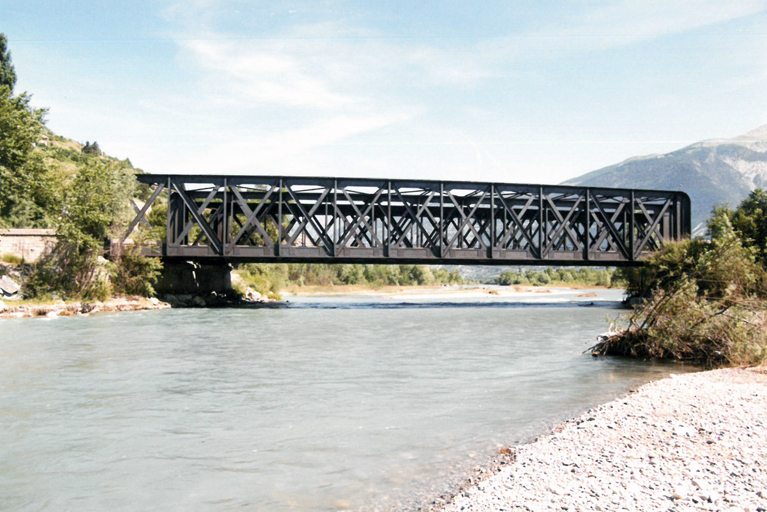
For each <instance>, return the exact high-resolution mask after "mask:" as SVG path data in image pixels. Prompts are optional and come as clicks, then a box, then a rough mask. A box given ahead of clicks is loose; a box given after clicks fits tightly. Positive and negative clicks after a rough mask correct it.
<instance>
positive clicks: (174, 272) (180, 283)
mask: <svg viewBox="0 0 767 512" xmlns="http://www.w3.org/2000/svg"><path fill="white" fill-rule="evenodd" d="M231 272H232V266H231V265H230V264H229V263H219V264H202V263H197V262H193V261H175V260H166V261H164V262H163V271H162V274H161V275H160V279H159V280H158V282H157V285H156V286H155V290H156V291H157V294H158V295H159V296H160V297H165V298H166V300H168V301H169V302H170V303H171V305H174V304H173V302H174V301H175V302H176V303H177V304H175V305H196V306H204V305H210V303H211V302H220V301H223V300H225V299H226V298H228V297H229V296H230V295H231V292H232V274H231Z"/></svg>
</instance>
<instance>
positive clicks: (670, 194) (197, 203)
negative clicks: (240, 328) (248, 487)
mask: <svg viewBox="0 0 767 512" xmlns="http://www.w3.org/2000/svg"><path fill="white" fill-rule="evenodd" d="M137 179H138V181H139V182H140V183H142V184H145V185H146V186H148V188H149V190H147V195H148V198H147V201H146V203H145V204H144V205H142V206H141V207H139V205H136V204H134V208H135V210H136V217H135V218H134V220H133V222H131V224H130V226H129V229H128V230H127V232H126V233H125V236H124V237H123V239H122V241H125V240H126V239H127V238H128V237H130V236H131V235H132V233H133V232H134V231H135V230H136V229H137V228H139V229H141V228H140V226H141V225H142V224H144V225H145V224H148V222H147V215H148V212H149V211H150V210H151V208H152V207H153V206H155V207H156V206H157V205H158V204H161V203H163V204H166V205H167V216H166V226H165V227H166V230H165V231H166V232H165V240H164V243H163V244H162V256H163V257H165V258H179V259H185V260H190V259H191V260H199V261H208V262H213V261H216V260H220V261H231V262H307V263H311V262H321V263H339V262H349V263H429V264H450V263H452V264H456V263H459V264H483V265H494V264H497V265H511V264H551V265H627V264H628V265H631V264H635V263H636V262H637V261H638V260H639V258H641V257H642V255H643V254H645V253H647V252H648V251H652V250H655V249H657V248H658V247H660V245H661V244H662V243H663V242H664V241H666V240H671V239H681V238H683V237H686V236H689V235H690V228H691V226H690V200H689V197H688V196H687V195H686V194H684V193H683V192H677V191H652V190H629V189H609V188H591V187H570V186H560V185H519V184H508V183H479V182H452V181H424V180H385V179H362V178H311V177H300V178H299V177H281V176H200V175H157V174H143V175H139V176H137Z"/></svg>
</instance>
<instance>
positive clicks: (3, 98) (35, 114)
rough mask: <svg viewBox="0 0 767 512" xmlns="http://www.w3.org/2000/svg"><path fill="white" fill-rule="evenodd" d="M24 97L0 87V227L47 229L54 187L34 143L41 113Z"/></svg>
mask: <svg viewBox="0 0 767 512" xmlns="http://www.w3.org/2000/svg"><path fill="white" fill-rule="evenodd" d="M29 101H30V97H29V95H27V94H20V95H18V96H13V95H12V94H11V89H10V88H8V87H0V191H2V193H1V194H0V226H8V227H28V228H29V227H47V225H48V223H49V219H48V218H47V217H48V215H49V214H50V212H51V210H52V208H53V205H54V204H55V193H56V190H58V187H56V186H52V182H51V181H52V179H53V176H52V175H51V173H50V172H49V171H48V169H47V167H46V165H45V163H44V161H43V159H42V156H41V155H40V154H39V152H37V151H35V142H37V140H39V137H40V134H41V133H42V130H43V118H44V116H45V110H44V109H34V108H32V107H31V106H30V105H29Z"/></svg>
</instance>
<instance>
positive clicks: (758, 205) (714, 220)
mask: <svg viewBox="0 0 767 512" xmlns="http://www.w3.org/2000/svg"><path fill="white" fill-rule="evenodd" d="M731 229H734V230H735V233H737V235H738V237H739V238H740V239H741V241H742V242H743V245H744V246H745V247H753V248H755V250H756V259H757V261H758V262H759V263H761V264H762V265H764V266H766V267H767V192H765V191H764V190H762V189H759V188H758V189H756V190H754V191H752V192H751V193H750V194H749V195H748V197H747V198H746V199H744V200H743V202H742V203H740V205H738V207H737V208H736V209H734V210H733V209H731V208H727V207H724V206H717V207H714V210H713V212H712V214H711V219H710V220H709V221H708V233H709V235H710V236H711V238H712V239H714V240H718V239H720V238H723V237H725V236H727V233H728V232H729V231H730V230H731Z"/></svg>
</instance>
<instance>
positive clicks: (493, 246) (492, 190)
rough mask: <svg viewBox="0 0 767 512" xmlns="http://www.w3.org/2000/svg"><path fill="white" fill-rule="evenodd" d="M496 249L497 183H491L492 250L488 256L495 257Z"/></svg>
mask: <svg viewBox="0 0 767 512" xmlns="http://www.w3.org/2000/svg"><path fill="white" fill-rule="evenodd" d="M493 250H495V184H494V183H493V184H491V185H490V250H489V251H488V253H487V256H488V258H490V259H492V258H493Z"/></svg>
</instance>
